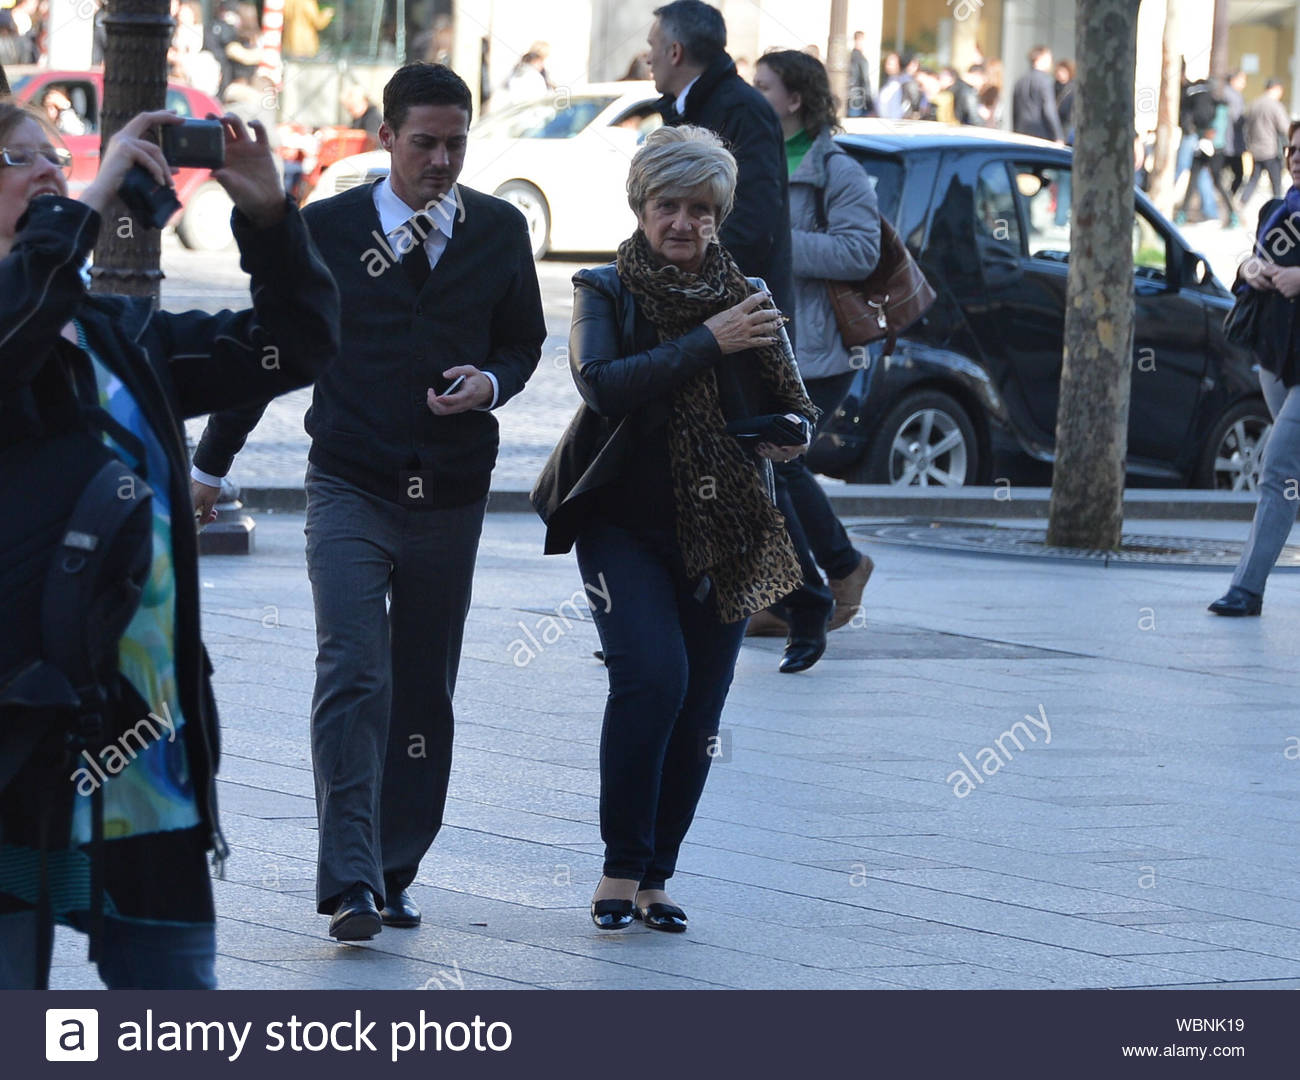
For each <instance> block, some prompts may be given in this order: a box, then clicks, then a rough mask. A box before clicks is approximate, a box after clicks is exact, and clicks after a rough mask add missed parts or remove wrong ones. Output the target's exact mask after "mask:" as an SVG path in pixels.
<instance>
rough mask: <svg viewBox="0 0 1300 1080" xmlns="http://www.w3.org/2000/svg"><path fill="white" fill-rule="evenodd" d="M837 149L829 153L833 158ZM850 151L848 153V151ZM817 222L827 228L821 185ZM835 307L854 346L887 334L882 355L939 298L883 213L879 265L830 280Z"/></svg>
mask: <svg viewBox="0 0 1300 1080" xmlns="http://www.w3.org/2000/svg"><path fill="white" fill-rule="evenodd" d="M842 153H844V151H843V150H839V149H836V150H833V151H832V152H831V153H830V154H827V155H826V158H827V160H828V161H829V160H830V158H831V157H832V155H833V154H842ZM845 156H846V157H847V156H848V155H845ZM816 191H817V198H816V213H817V227H818V228H819V229H820V230H822V231H823V232H824V231H825V230H826V191H825V189H824V188H817V189H816ZM826 291H827V293H828V295H829V296H830V301H831V310H833V311H834V312H835V322H836V324H837V325H838V327H839V331H840V338H841V339H842V340H843V342H844V344H845V345H846V346H848V347H849V348H853V347H854V346H855V345H867V344H869V343H871V342H873V341H879V340H881V339H882V338H883V339H884V342H885V345H884V351H883V353H882V356H892V355H893V353H894V349H895V348H896V347H897V345H898V336H899V335H900V334H902V333H903V332H905V331H906V330H907V329H908V327H910V326H911V325H912V324H913V323H915V322H916V321H917V320H918V319H920V318H921V316H923V315H924V314H925V313H926V312H927V311H929V310H930V307H931V306H932V305H933V304H934V301H935V291H934V289H933V288H932V287H931V285H930V283H929V282H928V281H926V279H925V274H924V273H923V272H922V271H921V268H920V267H919V266H917V264H916V260H915V259H914V258H912V253H911V252H910V251H908V250H907V245H906V244H904V243H903V239H902V237H900V236H899V235H898V232H897V231H896V230H895V229H894V227H893V226H892V225H891V224H890V223H889V222H888V221H886V220H885V216H884V215H883V214H881V215H880V258H879V260H878V261H877V262H876V268H875V269H874V270H872V271H871V273H870V274H868V275H867V276H866V277H865V278H864V279H863V280H861V281H829V280H828V281H827V282H826Z"/></svg>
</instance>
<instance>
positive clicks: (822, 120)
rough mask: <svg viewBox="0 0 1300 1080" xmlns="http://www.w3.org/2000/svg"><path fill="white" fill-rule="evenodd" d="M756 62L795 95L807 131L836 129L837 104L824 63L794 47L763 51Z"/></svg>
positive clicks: (837, 125)
mask: <svg viewBox="0 0 1300 1080" xmlns="http://www.w3.org/2000/svg"><path fill="white" fill-rule="evenodd" d="M758 63H760V64H765V65H767V67H768V69H769V70H770V71H771V72H772V74H774V75H775V76H776V77H777V78H778V79H780V80H781V85H782V86H784V87H785V92H786V93H787V94H798V95H799V100H800V101H801V102H802V106H801V107H800V109H799V122H800V123H801V124H803V126H804V128H805V129H807V131H808V132H809V134H811V135H813V136H814V137H816V136H817V135H819V134H821V133H822V132H823V131H826V130H830V131H839V130H840V126H839V112H838V109H837V105H838V103H837V102H836V100H835V98H834V97H832V96H831V82H830V77H829V76H828V75H827V74H826V65H825V64H823V63H822V62H821V61H820V60H818V59H817V57H815V56H810V55H809V54H808V53H806V52H801V51H800V50H798V49H780V50H775V51H773V52H766V53H764V54H763V55H762V56H760V57H759V58H758Z"/></svg>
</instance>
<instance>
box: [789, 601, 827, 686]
mask: <svg viewBox="0 0 1300 1080" xmlns="http://www.w3.org/2000/svg"><path fill="white" fill-rule="evenodd" d="M778 611H779V609H778ZM831 612H832V609H831V608H830V607H827V609H826V610H825V611H823V612H822V613H821V614H820V616H818V615H817V614H815V613H811V612H808V611H804V610H794V611H790V612H789V615H790V619H789V622H790V636H789V637H788V638H787V639H786V642H785V652H784V653H783V654H782V655H781V663H780V664H778V665H777V670H778V671H781V672H784V673H785V674H787V675H793V674H794V673H795V672H796V671H807V670H808V669H809V668H810V667H812V666H813V664H815V663H817V661H818V660H820V659H821V658H822V653H824V652H825V651H826V627H827V626H828V625H829V623H830V621H831ZM781 614H784V612H781Z"/></svg>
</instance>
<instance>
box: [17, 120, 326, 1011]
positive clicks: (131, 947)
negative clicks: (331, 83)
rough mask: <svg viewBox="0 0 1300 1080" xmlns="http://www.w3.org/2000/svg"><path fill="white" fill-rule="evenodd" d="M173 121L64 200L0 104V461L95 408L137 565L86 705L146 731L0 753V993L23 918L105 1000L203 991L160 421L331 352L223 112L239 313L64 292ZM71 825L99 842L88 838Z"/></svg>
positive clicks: (195, 664)
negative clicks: (78, 946) (115, 642)
mask: <svg viewBox="0 0 1300 1080" xmlns="http://www.w3.org/2000/svg"><path fill="white" fill-rule="evenodd" d="M181 122H182V121H181V120H180V118H179V117H177V116H175V115H174V114H172V113H169V112H153V113H142V114H141V115H139V116H136V117H135V118H134V119H132V120H131V121H130V122H129V123H127V124H126V125H125V127H123V128H122V130H121V131H119V132H118V134H117V135H115V136H114V137H113V138H112V139H111V140H110V141H109V142H108V144H107V146H106V147H105V150H104V153H103V157H102V160H101V163H100V168H99V173H98V175H97V176H96V178H95V180H94V181H93V182H92V183H90V184H89V185H88V186H87V187H86V188H85V190H84V191H83V192H82V193H81V195H80V197H79V198H77V199H70V198H68V184H67V179H66V175H65V170H66V169H67V168H68V165H69V163H70V159H69V156H68V154H67V151H66V150H64V149H63V148H62V146H61V145H60V144H59V139H58V135H57V133H55V132H54V131H52V130H51V128H50V126H49V124H48V122H46V121H45V119H44V117H43V116H41V115H39V114H35V113H32V112H29V111H27V110H25V109H24V108H22V107H20V106H17V105H14V104H10V103H0V410H2V411H3V417H4V423H3V424H2V425H0V468H5V469H12V468H17V467H18V466H16V465H15V464H14V462H15V460H16V459H19V458H22V456H23V453H24V444H26V445H27V446H34V445H36V443H37V442H39V441H40V440H42V439H46V438H50V437H54V436H57V435H59V434H60V433H64V432H66V431H69V430H77V425H78V424H80V423H82V418H83V417H84V416H85V415H86V414H87V413H86V410H89V409H93V408H94V407H95V406H98V409H99V410H100V415H106V417H107V426H106V429H105V430H107V431H108V432H109V434H108V435H105V436H104V441H105V443H106V444H107V445H109V446H110V447H111V448H112V450H113V451H114V453H115V455H116V456H117V457H118V458H119V459H120V460H121V461H122V462H123V463H124V464H125V465H126V466H127V467H128V468H130V469H132V470H134V472H136V473H140V474H141V475H143V476H147V483H148V486H149V488H150V489H151V490H152V500H151V511H150V512H151V515H152V557H151V558H152V561H151V563H149V565H148V576H147V578H146V579H145V585H144V589H143V592H142V593H141V596H140V600H139V605H138V607H137V608H136V610H135V612H134V614H133V615H132V616H131V619H130V623H129V625H127V627H126V630H125V632H124V633H123V634H122V636H121V639H120V646H119V648H118V656H119V660H118V672H117V679H116V680H115V690H116V692H117V698H116V700H114V701H112V702H111V704H110V705H109V706H108V707H107V709H108V711H109V712H110V713H111V714H112V717H113V720H114V725H113V726H115V727H116V728H117V729H118V730H121V729H124V728H129V727H131V726H132V725H136V729H137V732H139V731H145V730H148V731H155V732H156V733H157V734H158V735H159V737H158V738H157V739H156V740H154V741H151V742H149V743H148V744H147V745H143V746H140V747H137V746H136V745H135V744H134V743H132V744H131V745H130V747H129V749H130V750H131V754H129V755H126V754H122V753H119V754H118V757H117V759H115V760H117V761H121V762H126V761H127V758H128V757H129V763H127V764H125V765H124V767H121V768H120V769H119V768H114V767H112V766H110V767H109V768H108V769H107V772H106V773H105V775H104V776H102V777H98V778H93V779H92V777H91V775H90V773H89V770H88V769H81V770H77V766H78V765H79V764H80V762H74V763H71V764H69V763H66V762H65V763H63V765H62V766H59V765H57V764H56V766H54V767H51V768H49V769H48V770H45V769H44V767H43V766H40V767H39V769H38V763H39V762H43V761H44V760H45V759H46V756H48V755H44V754H43V755H37V754H32V755H31V756H30V758H23V759H21V763H20V762H19V760H17V759H18V755H17V754H16V752H14V751H13V750H12V748H11V747H10V746H5V751H6V752H7V753H10V754H11V755H12V756H13V757H14V758H15V760H13V761H9V762H5V764H6V765H7V766H9V767H8V768H7V769H6V774H8V773H12V772H14V770H15V769H16V775H14V778H13V779H12V781H11V782H9V783H8V784H6V785H5V786H4V790H3V791H2V792H0V987H9V988H17V987H23V986H32V985H33V975H35V984H36V985H40V984H42V983H43V981H44V977H45V975H46V973H47V971H48V965H49V960H50V952H49V950H50V945H51V942H50V938H49V934H48V930H47V929H42V926H41V925H40V923H39V922H38V912H37V909H38V906H40V907H41V909H42V911H45V910H47V909H48V908H49V907H52V914H53V916H54V917H55V918H56V919H57V920H58V921H60V922H64V923H67V924H71V925H73V926H75V927H78V928H80V929H82V930H87V931H91V930H93V931H94V935H93V937H92V954H93V955H95V957H96V959H97V961H98V964H99V972H100V975H101V977H102V978H103V980H104V982H105V984H106V985H108V986H109V987H111V988H113V987H144V988H154V989H202V988H210V987H213V986H214V985H215V979H214V975H213V960H214V954H215V936H214V912H213V904H212V888H211V883H210V880H209V877H208V868H207V864H206V852H207V851H208V850H214V851H215V852H216V856H217V858H218V859H220V858H222V857H224V855H225V854H226V849H225V844H224V842H223V840H222V837H221V832H220V829H219V826H218V823H217V815H216V801H215V790H214V780H213V777H214V773H215V771H216V768H217V756H218V749H217V747H218V741H217V717H216V712H215V708H214V702H213V697H212V690H211V686H210V684H209V671H210V665H209V663H208V661H207V656H206V653H205V652H204V650H203V647H202V643H201V641H200V639H199V590H198V575H197V542H196V532H195V522H194V511H193V508H192V505H191V503H190V497H189V480H188V470H187V462H186V452H185V445H184V443H183V441H182V436H181V430H182V428H181V421H182V420H183V419H184V418H185V417H189V416H195V415H199V414H202V413H206V412H210V411H213V410H217V409H224V408H229V407H231V406H234V405H238V404H245V403H249V402H252V401H256V400H265V399H267V398H270V397H273V396H275V395H277V394H281V393H284V392H286V391H288V390H291V389H294V388H296V387H299V386H303V385H305V384H307V383H309V382H311V381H312V379H313V378H314V377H315V373H316V371H317V370H318V368H319V367H320V366H321V365H323V364H324V363H326V362H327V361H328V360H329V359H331V358H332V356H333V355H334V353H336V352H337V350H338V292H337V289H336V288H335V285H334V282H333V279H332V277H331V276H330V274H329V272H328V271H327V270H326V268H325V266H324V265H323V264H322V263H321V261H320V260H319V258H318V257H317V256H316V252H315V248H314V246H313V245H312V242H311V239H310V237H309V236H308V233H307V230H306V228H305V227H304V225H303V223H302V220H301V219H300V217H299V216H298V212H297V210H296V209H295V208H294V207H293V206H292V204H291V203H289V202H288V200H287V199H286V198H285V196H284V193H283V191H282V190H281V189H280V186H279V180H278V177H277V175H276V170H275V163H274V162H273V161H272V159H271V155H270V152H269V149H268V147H267V142H266V133H265V131H264V130H263V129H262V128H261V126H260V125H257V124H254V125H253V132H252V133H251V134H250V132H249V131H248V130H247V129H246V128H245V126H244V124H243V123H242V122H241V121H239V120H238V119H236V118H235V117H232V116H226V117H223V118H222V119H221V124H222V131H223V135H224V139H225V166H224V167H223V168H221V169H218V170H216V171H215V172H214V174H213V175H214V177H215V179H216V180H217V181H218V182H219V183H220V184H221V185H222V186H223V187H224V188H225V189H226V191H227V192H228V193H229V194H230V196H231V198H232V199H233V201H234V204H235V213H234V231H235V236H236V238H237V239H238V241H239V246H240V253H241V256H242V260H243V262H242V265H243V266H244V268H245V270H247V271H248V272H249V274H250V275H251V277H252V293H253V297H254V307H253V308H251V309H249V310H245V311H241V312H231V311H223V312H220V313H218V314H216V315H205V314H202V313H198V312H190V313H187V314H184V315H174V314H169V313H167V312H161V311H155V310H153V307H152V304H151V302H150V301H149V300H148V299H146V298H128V297H122V296H108V295H90V294H89V293H88V292H87V291H86V285H85V282H84V280H83V277H82V267H83V264H84V263H85V262H86V260H87V258H88V256H89V255H90V252H91V249H92V248H93V247H94V244H95V240H96V237H97V235H98V233H99V230H100V227H101V215H103V214H104V213H105V212H106V211H107V209H108V207H109V206H110V203H111V202H112V200H113V197H114V194H115V193H116V192H117V190H118V189H119V187H120V186H121V185H122V183H123V180H124V178H125V177H126V176H127V174H128V172H129V171H130V170H131V169H132V168H133V167H134V166H140V167H141V168H143V169H144V170H145V172H146V173H147V174H148V176H149V177H151V178H152V180H153V182H154V183H156V184H159V185H162V186H170V185H171V175H170V169H169V166H168V164H167V161H166V160H165V159H164V157H163V155H162V152H161V151H160V149H159V147H158V145H157V144H156V143H154V142H152V141H150V140H149V138H147V135H148V133H149V132H150V130H151V129H152V128H154V127H157V126H160V125H169V124H179V123H181ZM104 227H106V228H115V229H117V228H120V227H121V226H120V224H119V223H117V222H112V221H109V222H106V223H105V225H104ZM147 545H148V538H146V539H145V542H144V545H143V549H144V550H143V558H144V560H145V561H148V559H149V558H150V557H149V555H148V551H147ZM110 662H111V654H110ZM11 707H12V706H11ZM10 718H11V714H7V715H6V719H10ZM146 720H147V721H149V725H147V726H146V725H145V724H144V722H145V721H146ZM155 722H156V724H155ZM164 723H165V724H169V725H170V729H169V730H170V737H169V736H168V734H167V731H165V730H163V729H162V727H161V726H160V725H162V724H164ZM3 734H4V732H0V735H3ZM137 737H138V736H137ZM121 742H122V743H123V744H126V737H125V736H123V738H122V740H121ZM105 760H107V759H105ZM74 770H77V771H74ZM100 771H101V772H104V770H100ZM82 773H84V774H85V775H84V776H83V775H81V774H82ZM37 796H39V799H38V798H37ZM95 801H98V808H97V809H96V810H95V815H94V819H93V820H94V821H95V822H96V824H95V825H94V826H92V805H94V804H95ZM38 802H39V804H40V805H42V806H49V807H54V808H56V809H57V814H58V820H59V822H60V823H61V824H60V826H59V828H60V829H61V830H62V831H61V835H60V836H58V837H57V838H53V837H51V818H53V816H54V814H55V810H51V811H50V813H48V814H46V813H41V812H37V811H36V810H35V809H34V807H35V806H36V805H37V804H38ZM101 813H102V817H101ZM101 820H102V826H101V825H99V824H98V822H100V821H101ZM92 827H93V829H94V832H95V834H96V836H99V835H102V840H98V841H97V842H96V843H95V844H93V845H92V844H91V843H90V840H91V833H92ZM101 830H102V832H101ZM42 840H43V841H44V842H43V843H42V842H41V841H42ZM94 856H97V857H98V858H97V859H96V858H95V857H94ZM38 881H39V882H42V885H41V886H40V887H39V888H38V886H37V882H38ZM101 887H102V895H103V903H102V905H96V904H93V903H90V902H89V901H88V899H87V898H88V897H89V896H92V895H96V894H98V892H99V891H100V888H101Z"/></svg>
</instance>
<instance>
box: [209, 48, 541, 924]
mask: <svg viewBox="0 0 1300 1080" xmlns="http://www.w3.org/2000/svg"><path fill="white" fill-rule="evenodd" d="M470 109H471V99H470V92H469V88H468V87H467V86H466V85H465V83H464V82H463V81H462V80H461V79H460V78H459V76H457V75H456V74H455V73H454V72H453V71H452V70H451V69H450V68H447V67H444V66H442V65H440V64H426V63H414V64H408V65H406V66H405V67H402V68H400V69H399V70H398V71H397V72H396V74H394V75H393V77H392V79H391V80H390V81H389V83H388V85H387V86H386V87H385V88H384V122H383V124H382V125H381V127H380V129H379V139H380V143H381V145H382V146H383V147H384V149H386V150H388V151H390V153H391V154H392V169H391V172H390V174H389V176H388V177H387V178H385V179H383V180H380V181H378V182H377V183H375V184H373V185H369V186H362V187H356V188H352V189H351V190H349V191H345V192H343V193H342V194H340V195H336V196H334V197H333V198H331V199H326V200H324V201H322V202H319V203H316V204H313V205H311V206H309V207H307V208H306V210H305V211H304V217H305V218H306V219H307V223H308V225H309V226H310V228H311V231H312V234H313V236H314V237H315V238H316V240H317V244H318V247H319V248H320V252H321V256H322V258H323V259H324V260H325V263H326V265H328V266H329V268H330V269H331V270H332V271H333V273H334V276H335V278H336V279H337V281H338V284H339V291H340V294H341V296H342V298H343V299H342V320H341V325H342V347H341V349H340V353H339V357H338V359H337V360H336V361H335V362H334V363H332V364H330V365H328V366H327V367H326V368H325V370H324V371H323V372H322V373H321V375H320V377H319V378H318V379H317V382H316V389H315V394H314V396H313V399H312V406H311V409H310V410H309V411H308V413H307V432H308V434H309V435H311V437H312V445H311V452H310V455H309V464H308V467H307V484H306V487H307V529H306V532H307V573H308V576H309V577H310V578H311V583H312V595H313V598H314V601H315V608H316V641H317V655H316V690H315V695H314V697H313V701H312V761H313V766H314V769H315V774H316V806H317V814H318V817H319V825H320V835H319V862H318V869H317V883H316V903H317V911H318V912H320V913H321V914H325V915H331V916H332V917H333V918H332V920H331V923H330V933H331V934H332V935H333V936H334V937H336V938H339V939H341V940H349V941H350V940H358V939H365V938H369V937H372V936H373V935H374V934H376V933H378V932H379V930H380V929H381V926H401V927H410V926H416V925H418V923H419V921H420V911H419V909H418V908H417V907H416V906H415V904H414V903H413V902H412V900H411V897H410V894H409V893H408V891H407V888H408V886H409V885H410V884H411V882H412V881H413V880H414V879H415V875H416V873H417V871H418V870H419V866H420V860H421V858H422V857H423V856H424V854H425V852H427V851H428V849H429V846H430V845H431V844H432V843H433V840H434V837H435V836H436V835H437V833H438V830H439V827H440V826H441V824H442V815H443V807H444V803H445V801H446V795H447V778H448V775H449V773H450V770H451V750H452V726H453V716H452V693H453V691H454V689H455V683H456V673H457V668H458V665H459V661H460V650H461V641H462V636H463V632H464V625H465V618H466V615H467V614H468V612H469V603H470V585H471V579H472V577H473V571H474V560H475V556H476V554H477V551H478V540H479V533H480V530H481V529H482V524H483V513H484V509H485V507H486V504H487V493H488V486H489V482H490V479H491V474H492V466H493V465H494V464H495V461H496V453H497V444H498V437H497V422H496V418H495V417H494V416H492V414H491V411H490V410H492V409H494V408H496V407H497V406H499V405H502V404H504V403H505V402H506V401H508V400H509V399H510V398H511V397H513V396H514V395H515V394H517V393H518V392H519V391H520V390H522V389H523V387H524V383H525V382H526V381H527V379H528V378H529V376H530V375H531V374H532V373H533V371H534V369H535V368H536V366H537V361H538V359H539V357H540V356H541V348H542V342H543V341H544V340H545V337H546V323H545V320H544V317H543V313H542V303H541V294H540V290H539V288H538V284H537V272H536V269H535V267H534V265H533V258H532V249H531V246H530V244H529V239H528V229H527V225H526V224H525V222H524V218H523V215H522V214H520V213H519V211H518V210H516V209H515V208H514V207H513V206H511V205H510V204H509V203H506V202H505V201H503V200H501V199H497V198H493V197H491V196H488V195H484V194H482V193H480V192H477V191H473V190H471V189H469V188H466V187H461V186H459V185H458V184H457V183H456V180H457V177H458V176H459V175H460V171H461V167H462V166H463V164H464V161H465V149H466V141H467V133H468V130H469V121H470ZM462 376H463V382H460V384H459V386H458V387H456V386H453V385H452V384H453V381H458V382H459V381H460V379H461V377H462ZM448 391H451V392H448ZM262 408H263V407H257V408H255V409H251V410H244V411H242V412H231V413H223V414H218V415H215V416H213V417H212V418H211V420H210V421H209V422H208V427H207V430H206V431H205V432H204V434H203V439H202V441H201V443H200V444H199V447H198V450H197V451H196V452H195V455H194V473H193V477H194V481H195V502H196V505H198V506H200V508H201V510H204V511H206V510H207V508H208V507H210V506H211V505H212V503H213V501H214V499H215V497H216V493H217V487H216V486H214V485H216V484H217V483H218V482H219V480H220V477H222V476H224V475H225V473H226V472H227V471H228V470H229V468H230V463H231V460H232V459H233V457H234V455H235V454H236V453H238V451H239V450H240V449H241V448H242V446H243V444H244V440H245V438H246V437H247V435H248V432H249V431H250V430H252V428H253V426H254V425H255V424H256V423H257V420H258V419H259V418H260V416H261V412H262ZM205 516H206V514H205ZM381 908H382V910H381Z"/></svg>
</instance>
